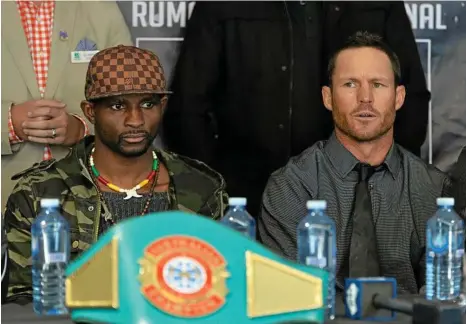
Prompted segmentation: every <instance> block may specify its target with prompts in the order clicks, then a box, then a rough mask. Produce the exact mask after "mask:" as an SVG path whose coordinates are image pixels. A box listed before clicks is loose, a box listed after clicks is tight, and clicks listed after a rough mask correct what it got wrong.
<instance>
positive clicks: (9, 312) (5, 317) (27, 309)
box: [2, 297, 411, 324]
mask: <svg viewBox="0 0 466 324" xmlns="http://www.w3.org/2000/svg"><path fill="white" fill-rule="evenodd" d="M404 298H407V299H410V298H411V297H404ZM336 312H337V315H340V316H343V314H344V305H343V302H341V301H338V302H337V309H336ZM2 323H5V324H10V323H15V324H19V323H21V324H45V323H53V324H71V323H73V321H71V320H70V319H69V317H66V316H38V315H36V314H35V313H34V311H33V310H32V304H23V305H20V304H13V303H12V304H5V305H2ZM331 323H332V324H347V323H358V324H373V323H374V322H364V321H352V320H349V319H345V318H340V317H339V318H337V319H336V320H334V321H331ZM408 323H411V317H410V316H408V315H404V314H398V315H397V320H396V321H392V322H384V324H408ZM225 324H228V323H225Z"/></svg>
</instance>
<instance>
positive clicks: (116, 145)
mask: <svg viewBox="0 0 466 324" xmlns="http://www.w3.org/2000/svg"><path fill="white" fill-rule="evenodd" d="M95 126H96V127H95V133H96V135H97V136H98V137H99V140H100V141H101V142H102V144H104V145H105V146H106V147H108V148H109V149H110V150H111V151H112V152H114V153H116V154H118V155H121V156H123V157H127V158H137V157H140V156H142V155H144V154H146V153H147V151H148V150H149V149H150V148H151V147H152V145H153V142H154V140H155V137H156V136H153V135H151V134H149V133H146V134H145V145H144V147H142V148H141V149H139V150H125V149H124V145H123V142H124V139H123V135H120V136H119V137H118V141H117V142H115V141H112V140H110V139H109V138H108V137H107V136H106V134H105V132H102V131H101V130H100V128H99V127H98V125H95Z"/></svg>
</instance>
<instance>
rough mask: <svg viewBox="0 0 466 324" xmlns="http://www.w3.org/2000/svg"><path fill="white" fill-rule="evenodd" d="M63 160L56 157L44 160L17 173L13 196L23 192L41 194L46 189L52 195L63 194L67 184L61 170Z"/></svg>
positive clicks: (14, 177) (14, 178)
mask: <svg viewBox="0 0 466 324" xmlns="http://www.w3.org/2000/svg"><path fill="white" fill-rule="evenodd" d="M62 161H63V160H60V161H57V160H55V159H52V160H48V161H42V162H39V163H35V164H33V165H32V166H31V167H30V168H28V169H26V170H24V171H22V172H19V173H17V174H15V175H14V176H13V177H12V179H13V180H18V182H17V184H16V186H15V188H14V189H13V192H12V193H11V197H13V198H14V196H15V195H21V194H26V195H34V196H40V195H41V193H42V192H45V191H46V192H47V193H48V194H50V195H55V196H57V197H59V196H61V194H62V192H63V189H64V187H65V186H66V185H65V181H64V179H63V172H62V171H61V165H62V163H63V162H62Z"/></svg>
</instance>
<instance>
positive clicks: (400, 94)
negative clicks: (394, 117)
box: [395, 85, 406, 110]
mask: <svg viewBox="0 0 466 324" xmlns="http://www.w3.org/2000/svg"><path fill="white" fill-rule="evenodd" d="M395 92H396V95H395V96H396V97H395V109H396V110H398V109H400V108H401V106H403V103H404V102H405V97H406V88H405V87H404V86H402V85H400V86H398V87H396V90H395Z"/></svg>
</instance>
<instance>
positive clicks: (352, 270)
mask: <svg viewBox="0 0 466 324" xmlns="http://www.w3.org/2000/svg"><path fill="white" fill-rule="evenodd" d="M374 170H375V169H374V167H372V166H370V165H368V164H359V165H358V171H359V182H358V184H357V185H356V196H355V200H354V209H353V232H352V235H351V246H350V255H349V276H350V278H355V277H378V276H379V275H380V269H379V258H378V255H377V244H376V236H375V226H374V222H373V220H372V204H371V199H370V196H369V190H368V181H369V178H370V177H371V176H372V174H373V173H374Z"/></svg>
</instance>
